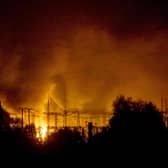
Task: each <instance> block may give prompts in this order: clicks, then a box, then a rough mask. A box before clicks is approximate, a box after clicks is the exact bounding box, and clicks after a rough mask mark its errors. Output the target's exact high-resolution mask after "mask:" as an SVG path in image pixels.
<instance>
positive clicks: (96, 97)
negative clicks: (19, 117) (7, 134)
mask: <svg viewBox="0 0 168 168" xmlns="http://www.w3.org/2000/svg"><path fill="white" fill-rule="evenodd" d="M0 18H1V20H0V22H1V27H0V35H1V39H0V45H1V48H0V75H1V77H0V98H1V99H2V101H3V102H4V103H5V104H6V106H8V107H11V108H17V107H19V106H33V107H36V108H42V105H43V104H44V103H45V101H46V99H47V96H48V94H50V95H52V97H54V99H55V100H56V101H57V103H58V104H59V105H60V106H61V107H65V106H66V107H67V108H80V109H85V110H110V109H111V103H112V101H113V99H114V98H115V97H116V96H117V95H119V94H125V95H129V96H134V97H137V98H144V99H147V100H152V101H154V102H155V103H157V104H159V100H160V96H161V95H164V96H166V93H167V91H168V90H167V82H168V77H167V73H168V69H167V65H168V58H167V42H168V40H167V39H168V37H167V36H168V35H167V9H166V4H165V3H164V2H162V1H160V2H158V1H157V2H155V1H152V2H151V1H145V0H144V1H131V0H127V1H124V0H121V1H114V0H113V1H110V2H109V1H107V2H105V1H103V2H101V3H100V2H96V1H91V2H90V1H87V0H86V1H81V2H80V3H79V2H77V1H71V2H69V1H60V2H59V1H57V2H53V3H49V2H46V3H45V4H42V2H38V1H36V2H32V3H31V2H30V1H29V2H20V3H16V2H10V1H4V3H3V4H1V17H0Z"/></svg>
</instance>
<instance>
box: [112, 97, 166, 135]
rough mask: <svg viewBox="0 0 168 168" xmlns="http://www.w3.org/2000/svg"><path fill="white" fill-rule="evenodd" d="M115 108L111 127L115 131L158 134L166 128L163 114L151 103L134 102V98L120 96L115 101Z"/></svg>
mask: <svg viewBox="0 0 168 168" xmlns="http://www.w3.org/2000/svg"><path fill="white" fill-rule="evenodd" d="M113 107H114V116H113V117H112V118H111V120H110V127H111V128H112V129H114V130H115V129H116V130H117V131H131V133H133V132H132V131H135V132H134V133H140V132H146V133H154V132H155V133H158V132H162V131H163V130H165V128H166V127H165V124H164V122H163V119H162V117H161V113H160V112H159V110H158V109H157V108H156V106H155V105H154V104H153V103H151V102H145V101H133V100H132V98H125V97H124V96H120V97H118V98H117V99H116V100H115V101H114V103H113Z"/></svg>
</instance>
